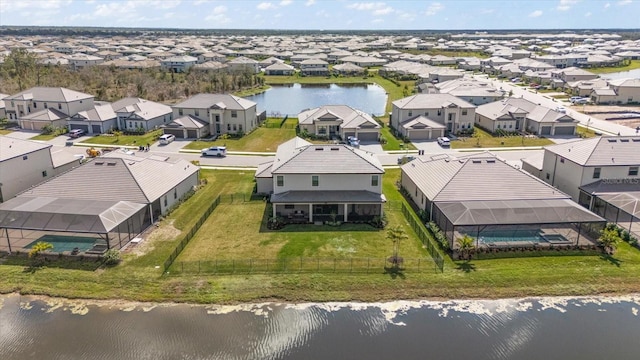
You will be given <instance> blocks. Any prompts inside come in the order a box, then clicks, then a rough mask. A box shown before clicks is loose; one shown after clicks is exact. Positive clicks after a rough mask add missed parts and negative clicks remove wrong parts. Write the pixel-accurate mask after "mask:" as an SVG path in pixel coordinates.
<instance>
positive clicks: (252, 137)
mask: <svg viewBox="0 0 640 360" xmlns="http://www.w3.org/2000/svg"><path fill="white" fill-rule="evenodd" d="M287 121H289V120H287ZM295 136H296V130H295V128H291V129H286V128H284V127H282V128H268V127H265V126H261V127H259V128H257V129H255V130H254V131H252V132H251V133H249V134H247V135H245V136H243V137H241V138H229V139H222V138H220V139H217V140H215V141H192V142H191V143H189V144H187V146H185V147H184V148H183V149H191V150H200V149H204V148H208V147H211V146H226V147H227V150H228V151H252V152H275V151H276V150H277V149H278V145H280V144H282V143H283V142H285V141H287V140H290V139H292V138H294V137H295Z"/></svg>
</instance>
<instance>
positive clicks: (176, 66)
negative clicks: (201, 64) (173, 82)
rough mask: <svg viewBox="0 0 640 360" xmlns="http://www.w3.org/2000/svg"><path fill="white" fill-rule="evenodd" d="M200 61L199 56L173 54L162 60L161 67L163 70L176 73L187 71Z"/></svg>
mask: <svg viewBox="0 0 640 360" xmlns="http://www.w3.org/2000/svg"><path fill="white" fill-rule="evenodd" d="M197 63H198V58H196V57H193V56H188V55H180V56H171V57H168V58H166V59H163V60H160V67H161V68H162V69H163V70H167V71H171V72H174V73H182V72H187V70H189V68H190V67H192V66H193V65H195V64H197Z"/></svg>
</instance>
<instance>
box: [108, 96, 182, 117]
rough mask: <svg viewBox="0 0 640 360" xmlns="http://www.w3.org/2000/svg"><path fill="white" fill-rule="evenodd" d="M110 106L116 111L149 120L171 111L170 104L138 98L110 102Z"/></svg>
mask: <svg viewBox="0 0 640 360" xmlns="http://www.w3.org/2000/svg"><path fill="white" fill-rule="evenodd" d="M111 107H113V109H114V111H115V112H117V113H128V114H130V115H129V116H134V115H135V116H136V117H138V118H140V119H143V120H151V119H154V118H157V117H159V116H164V115H168V114H171V113H172V110H171V106H168V105H165V104H160V103H157V102H153V101H149V100H145V99H140V98H125V99H122V100H119V101H117V102H115V103H113V104H111Z"/></svg>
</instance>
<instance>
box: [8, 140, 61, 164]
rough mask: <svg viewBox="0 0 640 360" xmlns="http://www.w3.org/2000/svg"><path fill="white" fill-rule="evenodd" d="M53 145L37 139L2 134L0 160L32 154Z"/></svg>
mask: <svg viewBox="0 0 640 360" xmlns="http://www.w3.org/2000/svg"><path fill="white" fill-rule="evenodd" d="M52 146H53V145H51V144H45V143H41V142H37V141H31V140H22V139H17V138H12V137H10V136H8V135H0V161H5V160H9V159H13V158H15V157H19V156H23V155H26V154H30V153H32V152H35V151H38V150H43V149H48V148H51V147H52Z"/></svg>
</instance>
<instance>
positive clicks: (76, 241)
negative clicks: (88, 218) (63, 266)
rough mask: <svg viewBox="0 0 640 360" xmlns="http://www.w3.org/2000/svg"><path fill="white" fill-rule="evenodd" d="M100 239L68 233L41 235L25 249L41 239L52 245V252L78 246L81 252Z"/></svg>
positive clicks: (59, 251) (68, 249) (69, 249)
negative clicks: (69, 234)
mask: <svg viewBox="0 0 640 360" xmlns="http://www.w3.org/2000/svg"><path fill="white" fill-rule="evenodd" d="M98 240H100V239H98V238H92V237H82V236H68V235H50V234H47V235H43V236H41V237H40V238H38V239H37V240H35V241H33V242H31V243H30V244H29V245H27V246H26V247H25V248H26V249H31V248H32V247H33V245H35V244H36V243H38V242H40V241H43V242H47V243H50V244H51V245H53V249H51V251H52V252H56V253H61V252H63V251H72V250H73V249H75V248H78V251H80V252H83V251H87V250H89V249H91V248H92V247H93V244H95V243H96V241H98Z"/></svg>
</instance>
